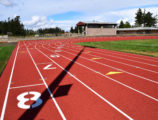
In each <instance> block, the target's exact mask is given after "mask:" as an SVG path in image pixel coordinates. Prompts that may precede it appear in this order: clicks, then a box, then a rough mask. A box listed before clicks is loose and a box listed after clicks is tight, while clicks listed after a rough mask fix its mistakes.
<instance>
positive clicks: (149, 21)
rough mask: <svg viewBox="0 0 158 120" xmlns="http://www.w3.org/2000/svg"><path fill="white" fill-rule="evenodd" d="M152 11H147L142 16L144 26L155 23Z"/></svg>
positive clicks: (150, 25)
mask: <svg viewBox="0 0 158 120" xmlns="http://www.w3.org/2000/svg"><path fill="white" fill-rule="evenodd" d="M152 15H153V14H152V13H151V12H147V13H146V14H145V16H144V26H145V27H152V26H155V25H156V23H157V19H156V16H155V17H152Z"/></svg>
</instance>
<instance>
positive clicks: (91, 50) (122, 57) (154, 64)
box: [69, 47, 158, 67]
mask: <svg viewBox="0 0 158 120" xmlns="http://www.w3.org/2000/svg"><path fill="white" fill-rule="evenodd" d="M74 48H75V49H77V48H76V47H74ZM69 49H70V48H69ZM88 51H91V52H94V53H97V54H100V55H103V56H111V57H114V58H119V59H124V60H128V61H132V62H137V63H141V64H146V65H149V66H154V67H158V65H155V64H150V63H146V62H140V61H137V60H131V59H128V58H123V57H120V56H114V55H111V54H110V53H109V54H105V53H104V54H103V53H102V52H96V51H94V50H88Z"/></svg>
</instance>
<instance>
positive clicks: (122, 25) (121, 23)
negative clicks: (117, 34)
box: [119, 20, 124, 28]
mask: <svg viewBox="0 0 158 120" xmlns="http://www.w3.org/2000/svg"><path fill="white" fill-rule="evenodd" d="M119 28H124V22H123V21H122V20H121V21H120V25H119Z"/></svg>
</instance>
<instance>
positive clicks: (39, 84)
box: [10, 83, 44, 89]
mask: <svg viewBox="0 0 158 120" xmlns="http://www.w3.org/2000/svg"><path fill="white" fill-rule="evenodd" d="M40 85H44V84H43V83H41V84H33V85H24V86H18V87H11V88H10V89H16V88H24V87H33V86H40Z"/></svg>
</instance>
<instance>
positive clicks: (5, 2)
mask: <svg viewBox="0 0 158 120" xmlns="http://www.w3.org/2000/svg"><path fill="white" fill-rule="evenodd" d="M0 4H1V5H4V6H11V5H13V4H12V3H11V2H10V1H9V0H0Z"/></svg>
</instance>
